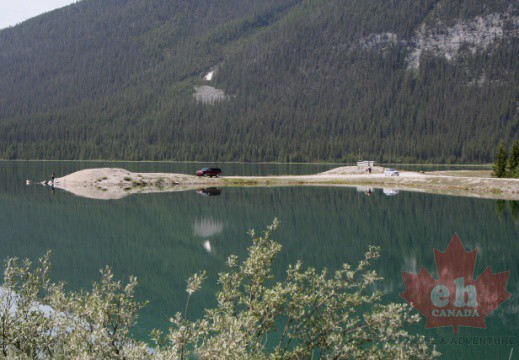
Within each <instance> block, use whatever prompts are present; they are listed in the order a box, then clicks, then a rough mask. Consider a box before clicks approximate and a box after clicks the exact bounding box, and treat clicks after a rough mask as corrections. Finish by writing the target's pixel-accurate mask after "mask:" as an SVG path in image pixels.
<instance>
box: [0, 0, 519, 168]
mask: <svg viewBox="0 0 519 360" xmlns="http://www.w3.org/2000/svg"><path fill="white" fill-rule="evenodd" d="M518 70H519V11H518V6H517V5H516V3H515V2H513V1H504V0H494V1H490V0H484V1H478V2H473V1H468V0H456V1H451V0H363V1H360V0H319V1H318V0H262V1H257V0H256V1H253V0H222V1H218V2H214V1H210V0H197V1H192V0H154V1H150V0H133V1H123V0H83V1H80V2H78V3H76V4H74V5H71V6H68V7H66V8H63V9H60V10H56V11H53V12H51V13H48V14H45V15H42V16H39V17H36V18H34V19H31V20H29V21H27V22H24V23H22V24H20V25H18V26H16V27H13V28H8V29H5V30H1V31H0V157H2V158H22V159H24V158H29V159H128V160H170V159H171V160H208V161H209V160H211V161H222V160H243V161H351V160H355V159H356V158H357V157H358V153H359V152H360V153H361V156H362V157H364V158H368V157H369V158H371V159H376V160H379V161H436V162H454V161H458V162H488V161H491V159H492V155H493V153H494V150H495V148H496V146H497V144H498V143H499V141H505V142H509V141H512V140H513V139H514V138H517V136H518V133H519V114H518V107H519V71H518ZM207 75H208V76H207Z"/></svg>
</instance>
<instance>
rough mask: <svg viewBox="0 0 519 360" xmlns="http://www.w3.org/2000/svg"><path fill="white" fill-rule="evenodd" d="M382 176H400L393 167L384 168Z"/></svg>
mask: <svg viewBox="0 0 519 360" xmlns="http://www.w3.org/2000/svg"><path fill="white" fill-rule="evenodd" d="M384 176H400V173H399V172H398V171H397V170H395V169H386V170H384Z"/></svg>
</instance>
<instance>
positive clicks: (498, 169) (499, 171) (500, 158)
mask: <svg viewBox="0 0 519 360" xmlns="http://www.w3.org/2000/svg"><path fill="white" fill-rule="evenodd" d="M506 158H507V156H506V150H505V145H504V144H503V143H501V144H499V148H498V150H497V154H496V157H495V161H494V165H493V168H494V172H493V174H492V175H493V176H495V177H497V178H502V177H505V176H506Z"/></svg>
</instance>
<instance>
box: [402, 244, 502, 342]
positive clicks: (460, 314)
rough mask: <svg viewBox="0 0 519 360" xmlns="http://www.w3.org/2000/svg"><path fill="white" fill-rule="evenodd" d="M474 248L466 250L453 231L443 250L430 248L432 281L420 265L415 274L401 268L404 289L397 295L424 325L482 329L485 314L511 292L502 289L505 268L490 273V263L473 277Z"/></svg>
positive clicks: (429, 326) (455, 330) (475, 252)
mask: <svg viewBox="0 0 519 360" xmlns="http://www.w3.org/2000/svg"><path fill="white" fill-rule="evenodd" d="M477 252H478V250H472V251H471V252H466V251H465V248H464V247H463V245H462V243H461V240H460V239H459V238H458V235H456V234H454V236H453V237H452V240H451V242H450V243H449V246H448V247H447V249H446V250H445V252H441V251H439V250H436V249H434V259H435V261H436V268H437V270H438V280H435V279H434V278H433V277H432V276H431V275H430V274H429V272H427V270H425V268H424V267H423V266H422V267H421V268H420V272H419V273H418V274H413V273H408V272H404V271H402V278H403V279H404V284H405V291H404V292H403V293H401V294H400V296H402V297H403V298H404V299H405V300H407V302H409V303H410V304H411V305H412V306H413V307H414V308H416V309H417V310H418V311H419V312H420V313H422V315H424V316H425V317H426V318H427V323H426V324H425V327H426V328H433V327H440V326H453V327H454V329H453V330H454V333H455V334H457V333H458V326H471V327H477V328H486V327H487V326H486V324H485V317H486V316H487V315H489V314H490V313H491V312H492V311H494V310H495V309H496V308H497V307H498V306H499V305H501V303H503V302H504V301H505V300H506V299H508V298H509V297H510V296H511V294H510V293H509V292H507V291H506V283H507V282H508V276H509V275H510V272H509V271H505V272H501V273H497V274H493V273H492V270H491V269H490V266H487V268H486V269H485V271H484V272H483V273H482V274H481V275H480V276H479V277H478V278H477V279H476V280H474V279H473V274H474V266H475V265H476V254H477Z"/></svg>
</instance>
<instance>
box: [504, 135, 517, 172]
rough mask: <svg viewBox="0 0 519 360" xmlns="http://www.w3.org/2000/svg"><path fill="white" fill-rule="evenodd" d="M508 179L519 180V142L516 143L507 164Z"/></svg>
mask: <svg viewBox="0 0 519 360" xmlns="http://www.w3.org/2000/svg"><path fill="white" fill-rule="evenodd" d="M507 170H508V177H513V178H519V140H516V141H515V142H514V146H513V147H512V152H511V153H510V157H509V158H508V164H507Z"/></svg>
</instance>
